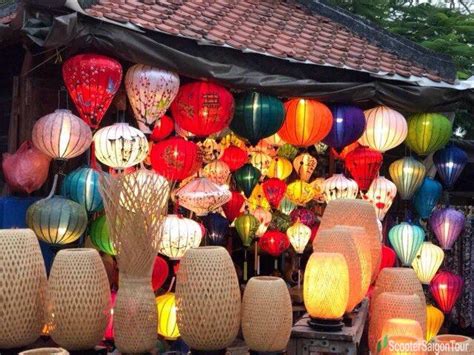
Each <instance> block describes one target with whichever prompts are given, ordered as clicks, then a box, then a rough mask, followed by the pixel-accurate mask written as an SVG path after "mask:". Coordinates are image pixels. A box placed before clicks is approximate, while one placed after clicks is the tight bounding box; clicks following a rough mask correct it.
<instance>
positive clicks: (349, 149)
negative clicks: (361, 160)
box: [331, 142, 360, 160]
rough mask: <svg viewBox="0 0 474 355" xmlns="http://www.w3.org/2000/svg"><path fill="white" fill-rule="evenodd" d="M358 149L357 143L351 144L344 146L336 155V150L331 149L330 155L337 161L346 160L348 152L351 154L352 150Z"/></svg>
mask: <svg viewBox="0 0 474 355" xmlns="http://www.w3.org/2000/svg"><path fill="white" fill-rule="evenodd" d="M359 147H360V144H359V143H357V142H354V143H351V144H349V145H347V146H345V147H344V148H343V149H342V150H341V152H340V153H338V152H337V151H336V150H334V149H332V150H331V154H333V155H334V157H335V158H336V159H339V160H344V159H346V157H347V154H349V153H350V152H352V151H353V150H355V149H357V148H359Z"/></svg>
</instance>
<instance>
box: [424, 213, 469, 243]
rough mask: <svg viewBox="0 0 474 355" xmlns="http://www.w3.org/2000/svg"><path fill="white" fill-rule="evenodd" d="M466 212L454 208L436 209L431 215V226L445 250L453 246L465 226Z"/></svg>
mask: <svg viewBox="0 0 474 355" xmlns="http://www.w3.org/2000/svg"><path fill="white" fill-rule="evenodd" d="M465 220H466V218H465V217H464V213H462V212H459V211H456V210H455V209H453V208H449V207H448V208H442V209H437V210H435V211H434V212H433V213H432V214H431V217H430V226H431V229H432V230H433V232H434V234H435V235H436V238H437V239H438V242H439V244H440V246H441V248H443V249H444V250H449V249H451V248H452V246H453V244H454V242H455V241H456V239H458V237H459V234H460V233H461V231H462V230H463V228H464V223H465Z"/></svg>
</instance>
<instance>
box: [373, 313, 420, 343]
mask: <svg viewBox="0 0 474 355" xmlns="http://www.w3.org/2000/svg"><path fill="white" fill-rule="evenodd" d="M423 334H424V333H423V330H422V329H421V325H420V323H418V322H417V321H416V320H413V319H404V318H390V319H387V320H386V321H385V322H384V324H383V327H382V337H381V338H384V337H387V338H390V337H393V336H412V337H414V338H416V339H418V340H423V338H424V337H423Z"/></svg>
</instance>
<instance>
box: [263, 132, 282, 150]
mask: <svg viewBox="0 0 474 355" xmlns="http://www.w3.org/2000/svg"><path fill="white" fill-rule="evenodd" d="M263 140H264V141H265V142H266V143H268V144H270V145H273V146H275V147H281V146H282V145H283V144H285V143H286V142H285V141H284V140H283V139H281V137H280V136H279V135H278V133H275V134H274V135H273V136H270V137H267V138H265V139H263Z"/></svg>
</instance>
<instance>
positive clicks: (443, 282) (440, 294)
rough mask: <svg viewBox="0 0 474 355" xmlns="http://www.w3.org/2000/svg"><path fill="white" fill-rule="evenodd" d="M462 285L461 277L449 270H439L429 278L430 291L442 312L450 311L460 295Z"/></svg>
mask: <svg viewBox="0 0 474 355" xmlns="http://www.w3.org/2000/svg"><path fill="white" fill-rule="evenodd" d="M463 285H464V281H463V279H462V277H461V276H458V275H455V274H453V273H451V272H449V271H441V272H440V273H438V274H437V275H436V276H435V277H434V278H433V280H431V283H430V292H431V294H432V295H433V298H434V299H435V301H436V303H437V304H438V306H439V308H440V309H441V310H442V311H443V312H444V313H446V314H448V313H449V312H451V310H452V309H453V307H454V305H455V304H456V301H457V300H458V298H459V296H460V295H461V291H462V287H463Z"/></svg>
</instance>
